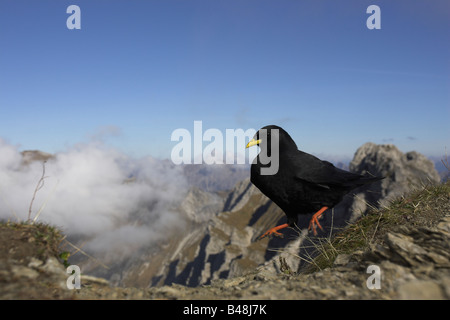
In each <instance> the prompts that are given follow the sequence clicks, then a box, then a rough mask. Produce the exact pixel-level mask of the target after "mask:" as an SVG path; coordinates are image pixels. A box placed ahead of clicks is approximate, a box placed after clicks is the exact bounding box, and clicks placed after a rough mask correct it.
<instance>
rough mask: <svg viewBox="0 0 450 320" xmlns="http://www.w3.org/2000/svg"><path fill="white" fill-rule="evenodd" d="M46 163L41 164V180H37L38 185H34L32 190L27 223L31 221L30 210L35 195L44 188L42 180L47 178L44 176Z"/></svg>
mask: <svg viewBox="0 0 450 320" xmlns="http://www.w3.org/2000/svg"><path fill="white" fill-rule="evenodd" d="M46 162H47V161H44V162H43V163H42V176H41V178H40V179H39V181H38V183H37V185H36V189H34V193H33V198H32V199H31V202H30V208H29V209H28V220H27V221H31V210H32V208H33V202H34V199H35V198H36V193H37V192H38V191H39V190H40V189H42V187H43V186H44V179H45V178H47V177H46V176H45V163H46Z"/></svg>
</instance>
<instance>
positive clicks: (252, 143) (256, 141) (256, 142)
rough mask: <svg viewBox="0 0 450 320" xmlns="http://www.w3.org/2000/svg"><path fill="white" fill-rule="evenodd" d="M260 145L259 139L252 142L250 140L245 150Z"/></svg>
mask: <svg viewBox="0 0 450 320" xmlns="http://www.w3.org/2000/svg"><path fill="white" fill-rule="evenodd" d="M260 143H261V139H259V140H255V139H252V140H250V142H249V143H247V146H246V147H245V148H250V147H253V146H255V145H258V144H260Z"/></svg>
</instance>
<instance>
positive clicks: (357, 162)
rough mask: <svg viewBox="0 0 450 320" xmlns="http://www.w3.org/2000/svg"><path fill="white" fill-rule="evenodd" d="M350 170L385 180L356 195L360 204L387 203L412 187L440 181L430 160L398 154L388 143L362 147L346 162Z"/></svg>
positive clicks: (394, 147) (413, 155) (409, 153)
mask: <svg viewBox="0 0 450 320" xmlns="http://www.w3.org/2000/svg"><path fill="white" fill-rule="evenodd" d="M350 171H352V172H357V173H360V174H366V173H367V174H372V175H376V176H383V177H386V178H385V179H384V180H382V181H381V183H380V185H376V184H374V185H373V186H370V188H369V191H370V192H366V193H364V194H357V197H359V198H360V202H364V201H365V202H368V203H376V202H377V201H378V202H380V203H381V204H387V203H388V202H389V201H390V200H391V199H393V198H395V197H398V196H401V195H403V194H405V193H406V192H408V191H410V190H411V189H412V188H414V187H420V186H421V185H424V184H427V183H430V182H431V183H439V182H440V177H439V174H438V172H437V171H436V169H435V168H434V163H433V162H432V161H431V160H429V159H428V158H427V157H425V156H424V155H422V154H420V153H418V152H415V151H411V152H407V153H402V152H401V151H400V150H398V148H397V147H396V146H394V145H392V144H385V145H377V144H374V143H371V142H368V143H366V144H364V145H362V146H361V147H360V148H359V149H358V150H357V151H356V153H355V156H354V158H353V160H352V161H351V162H350Z"/></svg>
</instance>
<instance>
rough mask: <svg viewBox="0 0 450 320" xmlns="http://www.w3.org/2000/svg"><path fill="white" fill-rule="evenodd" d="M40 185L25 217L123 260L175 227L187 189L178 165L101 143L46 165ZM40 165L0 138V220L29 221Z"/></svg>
mask: <svg viewBox="0 0 450 320" xmlns="http://www.w3.org/2000/svg"><path fill="white" fill-rule="evenodd" d="M45 169H46V171H45V176H46V178H45V180H44V182H45V183H44V186H43V187H42V189H41V190H39V191H38V192H37V193H36V199H35V201H34V204H33V208H32V209H33V210H32V213H31V218H34V217H35V216H36V214H37V212H38V210H39V209H40V208H41V206H42V205H44V204H45V207H44V209H43V210H42V212H41V213H40V215H39V218H38V221H43V222H47V223H50V224H52V225H56V226H59V227H61V228H62V229H63V230H64V232H65V233H66V234H68V235H69V236H73V237H77V238H78V239H84V240H85V241H87V242H86V243H85V245H84V247H83V250H85V251H88V252H90V253H92V254H94V255H97V256H101V257H103V258H104V259H107V260H111V259H116V258H119V257H120V258H123V257H125V256H127V255H129V254H131V253H133V252H135V251H136V250H138V249H139V248H141V247H143V246H150V245H152V243H154V242H155V241H158V240H161V239H163V237H164V235H165V234H166V233H167V231H168V229H169V228H171V227H173V226H174V225H176V224H181V223H182V219H180V216H179V213H177V211H176V209H175V208H176V206H177V204H178V203H179V202H180V201H181V200H182V199H183V197H184V195H185V193H186V191H187V183H186V180H185V178H184V176H183V173H182V168H181V167H177V166H174V165H172V164H171V163H169V162H165V161H160V160H156V159H154V158H151V157H148V158H142V159H133V158H130V157H128V156H126V155H125V154H123V153H121V152H119V151H117V150H115V149H112V148H108V147H106V146H105V145H103V144H102V143H101V142H99V141H95V142H92V143H86V144H78V145H76V146H74V147H71V148H70V149H68V150H67V151H65V152H60V153H57V154H55V155H54V156H53V157H52V158H50V159H49V160H48V161H47V162H46V164H45ZM41 175H42V162H31V163H29V164H27V165H24V164H23V163H22V155H21V154H20V152H19V150H18V148H17V147H15V146H12V145H9V144H8V143H6V142H5V141H3V140H2V139H1V138H0V219H2V220H8V219H9V220H12V221H16V220H17V219H20V220H22V221H24V220H26V219H27V218H28V210H29V206H30V201H31V198H32V195H33V193H34V189H35V188H36V185H37V182H38V181H39V179H40V177H41Z"/></svg>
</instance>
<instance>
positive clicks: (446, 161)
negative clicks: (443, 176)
mask: <svg viewBox="0 0 450 320" xmlns="http://www.w3.org/2000/svg"><path fill="white" fill-rule="evenodd" d="M441 162H442V164H443V165H444V167H446V168H447V170H449V171H450V164H449V163H448V157H447V148H445V160H444V158H442V159H441Z"/></svg>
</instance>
